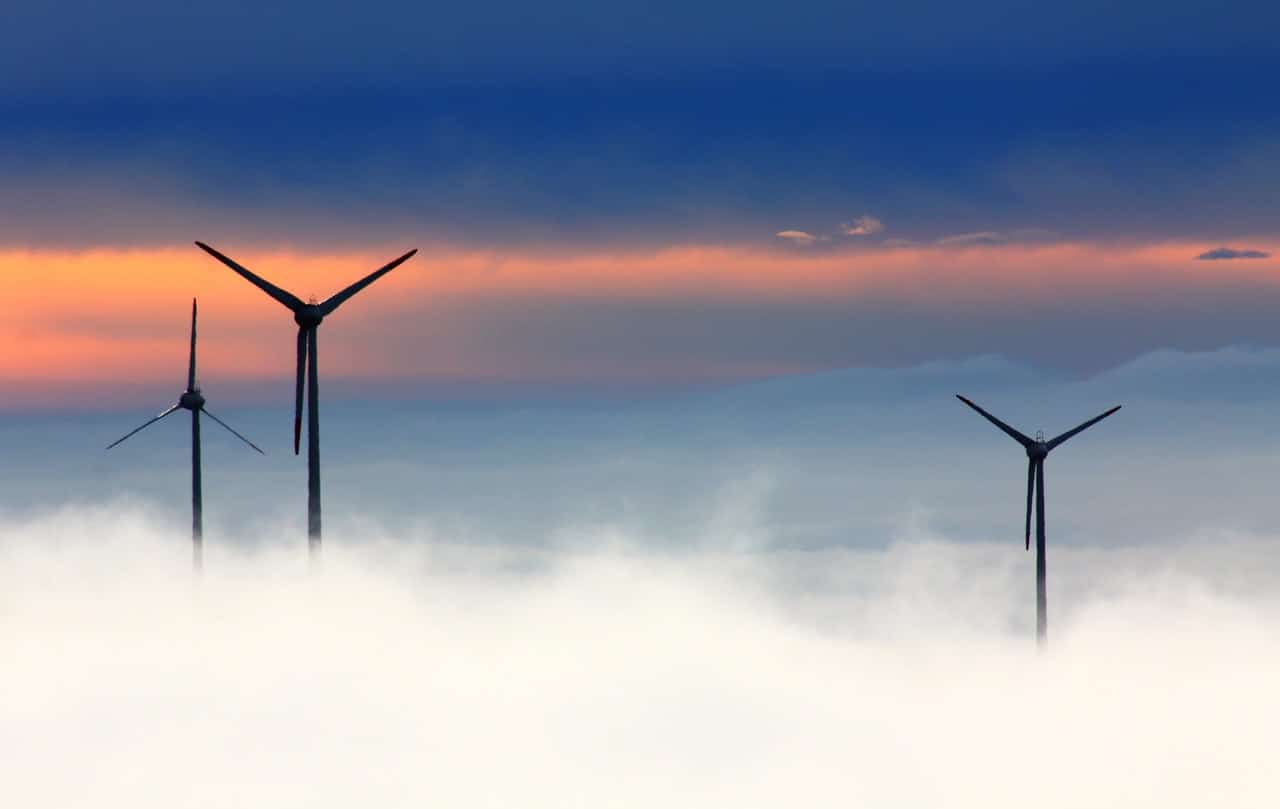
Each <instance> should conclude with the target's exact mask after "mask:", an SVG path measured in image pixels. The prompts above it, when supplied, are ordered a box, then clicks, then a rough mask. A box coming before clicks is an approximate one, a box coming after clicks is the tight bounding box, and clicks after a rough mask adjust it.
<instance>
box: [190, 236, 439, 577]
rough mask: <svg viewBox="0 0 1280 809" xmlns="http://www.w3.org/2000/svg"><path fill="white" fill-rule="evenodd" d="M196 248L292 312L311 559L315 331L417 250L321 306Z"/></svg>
mask: <svg viewBox="0 0 1280 809" xmlns="http://www.w3.org/2000/svg"><path fill="white" fill-rule="evenodd" d="M196 246H197V247H199V248H200V249H201V250H203V251H205V252H206V253H208V254H209V255H211V256H213V257H214V258H216V259H217V260H218V261H221V262H222V263H223V264H225V265H227V266H228V267H230V268H231V269H232V270H234V271H235V272H236V273H237V274H239V275H240V276H241V277H243V278H244V279H245V280H246V281H248V282H249V283H251V284H253V285H254V286H256V287H257V288H258V289H261V290H262V291H263V292H265V293H267V295H269V296H271V298H273V299H274V300H275V301H277V302H278V303H280V304H282V305H283V306H284V307H285V308H286V309H288V310H289V311H291V312H293V321H294V322H295V323H297V324H298V376H297V383H296V385H295V387H294V405H293V454H294V455H297V454H298V449H299V444H300V441H301V436H302V392H303V388H304V384H303V382H304V380H305V382H306V385H305V388H306V391H307V547H308V548H309V549H310V552H311V554H312V557H313V558H314V557H315V556H316V554H318V553H319V551H320V393H319V378H318V377H319V372H318V370H317V363H316V330H317V329H319V327H320V323H321V322H322V321H323V320H324V319H325V318H326V317H328V316H329V315H331V314H333V312H334V310H335V309H337V308H338V307H339V306H341V305H342V304H343V303H344V302H346V300H347V299H348V298H350V297H351V296H352V295H355V294H356V293H357V292H359V291H360V290H362V289H364V288H365V287H367V286H369V285H370V284H372V283H373V282H374V281H377V280H378V279H379V278H381V277H382V276H384V275H386V274H387V273H389V272H391V271H392V270H394V269H395V268H396V267H399V266H400V265H401V264H403V263H404V262H406V261H408V260H409V259H410V258H412V257H413V254H414V253H417V252H418V251H417V250H410V251H409V252H407V253H405V254H404V255H403V256H400V258H398V259H396V260H395V261H392V262H391V263H389V264H387V265H385V266H383V267H382V268H381V269H379V270H377V271H376V272H372V273H370V274H369V275H366V276H365V277H364V278H361V279H360V280H359V281H356V282H355V283H354V284H352V285H351V286H349V287H347V288H346V289H344V290H342V291H341V292H339V293H338V294H336V295H334V296H333V297H331V298H329V299H328V300H326V301H323V302H321V303H304V302H303V301H302V299H301V298H299V297H297V296H296V295H293V294H291V293H289V292H287V291H285V290H283V289H281V288H280V287H278V286H276V285H274V284H272V283H271V282H269V281H267V280H265V279H263V278H259V277H258V276H257V275H254V274H253V273H252V272H250V271H249V270H247V269H245V268H244V267H242V266H240V265H239V264H237V263H236V262H234V261H232V260H231V259H229V258H227V257H226V256H224V255H223V254H222V253H219V252H218V251H217V250H214V249H213V248H212V247H210V246H209V245H207V244H205V243H204V242H196Z"/></svg>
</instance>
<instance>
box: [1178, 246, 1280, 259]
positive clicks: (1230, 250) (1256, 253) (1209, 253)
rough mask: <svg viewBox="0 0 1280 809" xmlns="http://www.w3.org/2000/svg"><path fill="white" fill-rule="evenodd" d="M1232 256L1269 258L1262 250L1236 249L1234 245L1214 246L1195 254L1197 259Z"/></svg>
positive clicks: (1268, 254) (1230, 257)
mask: <svg viewBox="0 0 1280 809" xmlns="http://www.w3.org/2000/svg"><path fill="white" fill-rule="evenodd" d="M1233 258H1271V254H1270V253H1266V252H1263V251H1262V250H1250V249H1243V250H1241V249H1238V248H1235V247H1215V248H1214V249H1212V250H1206V251H1205V252H1203V253H1201V254H1200V255H1198V256H1196V259H1197V260H1199V261H1220V260H1223V259H1233Z"/></svg>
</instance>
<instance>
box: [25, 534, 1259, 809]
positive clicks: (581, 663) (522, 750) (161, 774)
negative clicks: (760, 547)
mask: <svg viewBox="0 0 1280 809" xmlns="http://www.w3.org/2000/svg"><path fill="white" fill-rule="evenodd" d="M296 539H297V541H295V542H293V543H292V544H291V545H290V546H289V547H288V548H282V547H278V546H272V547H269V548H266V549H263V550H261V551H258V552H254V553H242V554H235V553H228V552H225V550H222V551H220V550H219V548H220V547H221V546H219V545H218V544H217V543H214V544H213V545H212V546H211V548H210V554H209V559H208V561H209V565H208V567H207V569H206V576H205V577H204V579H203V580H202V581H201V582H200V586H199V587H193V586H192V582H191V581H190V579H189V578H188V577H187V576H186V575H185V574H186V573H187V570H186V566H187V556H186V548H185V543H184V542H183V540H182V537H181V534H180V532H177V533H175V534H170V533H167V532H166V531H164V530H162V529H160V528H158V527H157V526H155V525H154V524H151V523H149V522H148V521H147V520H146V519H144V518H141V517H139V516H138V515H136V514H132V513H129V512H126V511H108V512H97V513H89V512H83V511H66V512H62V513H60V514H58V515H54V516H50V517H45V518H40V519H36V520H32V521H29V522H25V523H17V524H15V523H9V524H7V525H5V526H3V527H2V528H0V561H2V562H3V565H2V566H0V570H3V585H4V593H5V611H4V631H5V635H4V637H5V643H6V645H7V647H8V648H9V649H10V650H11V651H12V653H11V654H10V655H9V656H8V658H7V660H6V663H5V666H4V669H3V671H2V672H0V685H3V688H0V748H2V749H4V750H5V761H4V773H5V792H6V795H7V796H9V797H10V800H11V802H12V803H14V804H15V805H21V806H66V807H75V806H95V807H101V808H102V809H124V807H129V809H153V807H154V808H156V809H158V808H159V807H164V809H187V808H188V807H191V808H192V809H195V807H205V806H280V807H301V806H307V807H315V808H316V809H329V807H343V808H344V809H345V808H346V807H350V806H353V805H372V806H379V807H410V806H423V805H445V806H450V807H459V809H472V808H473V807H474V808H475V809H479V807H491V806H513V805H519V806H522V807H530V809H544V808H545V809H552V808H556V809H558V808H559V807H564V806H566V805H584V806H609V807H615V808H616V809H652V807H655V806H664V807H670V808H671V809H686V808H687V807H688V808H691V807H705V806H708V805H718V806H729V805H732V806H738V807H743V809H764V807H770V808H771V809H772V808H776V807H778V806H787V805H803V806H806V807H814V809H826V808H827V807H836V806H848V805H849V803H850V797H849V796H850V795H854V796H856V799H855V800H854V803H855V804H857V805H867V806H876V807H886V809H897V807H919V806H936V805H939V803H945V804H946V805H947V806H952V807H958V809H968V808H969V807H975V808H976V807H982V809H1006V807H1010V808H1011V807H1018V806H1023V805H1025V799H1026V795H1028V794H1038V795H1039V797H1038V799H1037V800H1038V805H1039V806H1042V807H1045V809H1065V808H1066V807H1079V806H1084V805H1096V804H1097V803H1098V796H1108V797H1110V798H1112V799H1114V800H1115V801H1118V802H1119V803H1121V804H1127V805H1137V804H1141V805H1151V806H1161V807H1166V808H1167V809H1182V807H1202V806H1206V805H1229V806H1267V805H1274V804H1275V802H1276V800H1277V799H1278V798H1280V787H1277V784H1276V782H1275V779H1274V778H1273V777H1272V768H1270V767H1269V766H1268V764H1269V762H1270V757H1271V755H1272V751H1273V750H1274V749H1275V747H1276V745H1277V744H1278V743H1280V736H1278V733H1280V731H1277V727H1278V726H1280V723H1278V722H1277V721H1276V720H1277V713H1276V708H1275V707H1274V704H1275V703H1274V699H1273V698H1272V692H1273V690H1274V682H1275V680H1276V677H1277V676H1278V675H1280V643H1278V641H1277V638H1276V635H1275V633H1274V632H1273V631H1272V629H1271V628H1272V627H1274V626H1275V625H1276V624H1277V622H1278V621H1280V609H1278V608H1277V603H1276V601H1275V600H1274V599H1272V598H1269V597H1267V596H1266V595H1260V594H1259V593H1258V592H1257V591H1256V590H1255V589H1254V588H1253V585H1251V584H1249V583H1248V582H1243V581H1241V580H1240V577H1241V576H1242V575H1245V576H1246V578H1247V577H1248V576H1252V575H1255V574H1256V573H1257V572H1258V571H1259V570H1261V571H1265V573H1266V575H1267V578H1266V580H1265V582H1266V586H1268V587H1272V588H1273V587H1274V586H1275V584H1276V578H1277V574H1278V571H1277V569H1276V568H1277V561H1276V560H1277V556H1276V554H1275V553H1274V549H1273V546H1271V545H1270V544H1269V543H1267V542H1258V543H1254V544H1251V545H1234V546H1230V547H1215V548H1211V549H1209V550H1201V549H1199V548H1188V547H1183V548H1163V549H1161V551H1160V552H1159V553H1157V552H1155V551H1154V550H1153V551H1151V552H1149V553H1135V552H1131V551H1125V550H1098V551H1068V550H1059V551H1057V552H1055V554H1054V556H1053V567H1052V568H1051V569H1050V574H1051V578H1050V586H1051V592H1050V598H1051V601H1050V608H1051V610H1052V613H1051V618H1052V621H1051V624H1050V644H1051V645H1050V649H1049V652H1048V654H1047V655H1044V656H1040V655H1037V654H1036V653H1035V652H1034V645H1033V641H1032V628H1031V623H1032V622H1031V620H1030V617H1031V614H1032V611H1033V610H1032V609H1031V604H1030V599H1029V598H1028V594H1029V589H1028V587H1027V584H1028V583H1029V582H1030V581H1031V576H1032V565H1033V563H1032V562H1030V561H1029V557H1028V556H1027V555H1026V554H1023V553H1021V552H1020V551H1018V550H1017V549H1016V548H1012V547H1007V546H1001V547H999V548H996V547H992V546H970V547H964V546H959V545H956V544H953V543H949V542H946V541H941V540H938V539H937V538H929V537H922V536H914V537H904V539H903V540H902V541H900V542H898V543H895V544H894V545H893V546H891V547H889V548H887V549H884V550H881V551H874V552H866V553H841V552H837V553H799V554H769V555H757V554H750V553H725V552H713V551H694V552H687V553H681V554H673V555H661V554H652V553H645V552H643V551H638V550H637V549H636V548H635V547H634V546H631V545H629V542H628V540H629V534H628V532H627V531H626V530H625V529H624V528H614V529H612V530H607V531H597V532H594V533H593V534H592V535H591V536H589V537H584V540H585V541H587V542H590V543H591V544H594V545H595V546H596V547H597V548H600V547H602V546H605V547H606V548H612V549H605V550H594V551H590V552H587V551H582V552H578V551H570V550H562V551H557V552H539V553H533V552H522V551H518V550H511V549H504V548H497V549H476V548H472V549H468V548H463V547H458V546H454V545H450V544H449V543H447V542H430V543H425V542H421V541H418V542H416V543H415V542H414V541H412V540H411V539H410V538H409V537H400V538H391V537H383V538H381V539H376V540H375V539H372V538H370V537H365V538H364V539H363V540H357V539H355V537H347V538H346V540H347V542H346V543H344V542H343V541H342V538H338V537H334V539H335V540H336V541H334V542H332V543H330V545H329V546H328V547H327V548H326V558H325V565H324V567H323V569H322V570H321V571H319V572H317V573H314V574H310V575H309V574H308V572H307V570H306V565H305V560H304V557H305V552H304V551H303V550H302V549H303V547H304V543H303V542H302V541H301V537H298V538H296ZM686 539H690V540H692V542H691V543H690V545H691V546H693V547H697V546H698V543H697V541H696V540H697V537H686ZM584 544H585V542H584ZM1272 592H1273V591H1272ZM1100 728H1105V732H1100V730H1099V729H1100ZM993 761H997V762H1000V765H1001V767H1002V768H1003V771H1002V774H1001V776H1000V777H999V778H994V779H993V778H992V777H991V764H992V762H993ZM1171 761H1195V762H1196V766H1194V767H1170V766H1169V763H1170V762H1171ZM424 766H425V769H424ZM68 772H72V773H75V777H74V778H68V777H65V776H66V774H67V773H68ZM370 773H375V774H376V776H377V777H375V778H371V777H370ZM1044 783H1053V784H1054V785H1055V786H1054V789H1052V790H1049V791H1041V792H1039V793H1037V787H1038V785H1043V784H1044Z"/></svg>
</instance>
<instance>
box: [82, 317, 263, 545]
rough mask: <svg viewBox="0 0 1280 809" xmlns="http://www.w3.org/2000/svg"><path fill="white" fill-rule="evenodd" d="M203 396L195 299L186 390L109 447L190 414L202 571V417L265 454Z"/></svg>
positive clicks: (194, 541) (195, 539)
mask: <svg viewBox="0 0 1280 809" xmlns="http://www.w3.org/2000/svg"><path fill="white" fill-rule="evenodd" d="M204 405H205V402H204V396H203V394H201V393H200V386H199V385H197V384H196V300H195V298H192V299H191V359H190V361H189V362H188V364H187V389H186V390H185V391H183V392H182V395H181V396H179V397H178V402H177V404H175V405H173V406H172V407H170V408H169V409H168V410H166V411H164V412H163V413H161V414H160V415H158V416H156V417H154V418H152V419H151V420H149V421H147V422H146V423H145V424H143V425H142V426H141V427H138V428H137V429H135V430H133V431H132V432H129V433H127V434H126V435H125V436H124V438H121V439H119V440H117V441H114V442H112V443H111V444H109V445H107V449H111V448H112V447H114V446H117V445H118V444H121V443H122V442H124V440H125V439H126V438H129V437H130V436H132V435H133V434H134V433H138V432H141V431H142V430H144V429H146V428H147V427H150V426H151V425H152V424H155V423H156V422H157V421H159V420H160V419H162V418H164V417H165V416H168V415H171V414H173V413H176V412H177V411H179V410H190V411H191V552H192V562H193V564H194V565H195V568H196V570H200V567H201V564H202V562H203V556H204V496H203V493H202V492H201V486H200V414H201V413H204V414H205V415H206V416H208V417H209V418H211V419H213V420H214V421H216V422H218V423H219V424H221V425H222V426H223V427H225V428H227V431H228V432H230V433H231V434H232V435H234V436H235V437H236V438H239V439H240V440H241V441H243V442H245V443H246V444H248V445H249V446H250V447H253V448H254V449H256V450H258V452H259V453H260V454H265V453H263V452H262V450H261V449H258V447H257V445H256V444H254V443H253V442H252V441H250V440H249V439H247V438H245V437H244V436H243V435H240V433H238V432H236V431H235V430H233V429H231V425H229V424H227V423H226V422H225V421H223V420H222V419H220V418H218V417H217V416H215V415H213V414H212V413H210V412H209V409H208V408H206V407H205V406H204Z"/></svg>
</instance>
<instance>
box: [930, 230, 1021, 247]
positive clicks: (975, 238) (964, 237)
mask: <svg viewBox="0 0 1280 809" xmlns="http://www.w3.org/2000/svg"><path fill="white" fill-rule="evenodd" d="M1008 243H1009V237H1008V236H1007V235H1005V234H1003V233H998V232H996V231H994V230H981V231H977V232H974V233H957V234H955V235H954V236H943V237H942V238H940V239H938V240H937V242H936V244H940V245H971V244H974V245H985V246H994V245H1000V244H1008Z"/></svg>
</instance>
